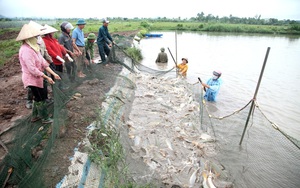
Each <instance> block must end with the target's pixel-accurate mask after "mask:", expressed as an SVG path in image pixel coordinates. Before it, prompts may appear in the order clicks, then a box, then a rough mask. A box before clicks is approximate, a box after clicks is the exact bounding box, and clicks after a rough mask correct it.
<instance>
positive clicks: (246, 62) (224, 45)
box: [136, 32, 300, 187]
mask: <svg viewBox="0 0 300 188" xmlns="http://www.w3.org/2000/svg"><path fill="white" fill-rule="evenodd" d="M153 33H162V34H163V37H161V38H145V39H143V40H141V41H140V43H139V44H136V45H138V46H139V47H140V48H141V50H142V54H143V56H144V59H143V61H142V64H144V65H146V66H149V67H151V68H153V69H159V70H162V69H164V70H167V69H170V68H172V67H173V66H174V62H173V59H172V57H171V55H170V53H169V52H168V47H169V48H170V50H171V52H172V54H173V56H174V58H175V59H177V60H178V62H179V63H180V62H181V58H182V57H187V58H188V59H189V63H188V65H189V70H188V74H187V81H188V82H189V83H191V84H193V83H196V82H197V77H201V79H202V80H203V81H204V80H207V79H209V78H210V77H211V75H212V71H214V70H220V71H222V73H223V74H222V77H221V78H222V80H223V84H222V86H221V90H220V93H219V96H218V98H217V100H218V101H217V102H216V103H213V104H210V107H211V109H213V113H216V114H218V115H221V116H222V115H227V114H229V113H232V112H233V111H235V110H237V109H240V108H241V107H243V106H245V104H247V103H248V102H249V101H250V100H251V99H252V98H253V95H254V91H255V88H256V85H257V81H258V78H259V75H260V71H261V68H262V64H263V61H264V58H265V54H266V51H267V48H268V47H270V48H271V50H270V53H269V57H268V60H267V64H266V68H265V72H264V75H263V79H262V82H261V85H260V88H259V92H258V95H257V101H258V103H259V105H260V107H261V109H262V110H263V112H264V113H265V115H266V116H267V117H268V118H269V119H270V120H271V121H273V122H274V123H276V124H277V125H278V127H279V128H280V129H281V130H283V131H284V132H285V133H287V134H288V135H290V136H292V137H294V138H296V139H298V140H300V116H299V112H300V98H299V93H300V87H299V86H298V85H297V83H299V82H300V72H299V70H300V38H299V37H288V36H273V35H249V34H227V33H202V32H201V33H199V32H177V34H176V35H175V33H174V32H153ZM175 36H177V37H175ZM175 38H176V39H177V54H176V45H175ZM161 47H164V48H165V49H166V52H167V54H168V57H169V62H168V64H166V65H165V66H161V65H157V64H156V63H155V59H156V57H157V54H158V53H159V52H160V48H161ZM171 74H172V73H171ZM173 74H174V76H175V72H173ZM245 114H246V115H247V112H246V113H245ZM245 117H246V116H245V115H244V116H243V117H242V118H241V117H238V118H236V119H233V120H231V122H230V121H227V123H224V122H221V121H220V122H219V124H220V125H218V126H217V127H216V130H215V131H216V135H217V136H218V138H217V139H218V140H219V141H221V142H223V143H227V144H225V146H223V147H222V148H221V149H220V153H221V155H222V154H224V155H223V156H221V157H219V158H218V159H219V160H222V162H223V164H224V165H227V166H230V167H229V170H230V173H231V174H232V176H234V178H233V179H234V180H235V181H236V183H237V185H238V187H249V186H250V187H251V186H252V187H253V186H254V187H270V186H271V187H282V186H283V185H287V187H297V186H300V180H295V178H297V177H299V176H300V174H299V173H300V168H299V162H300V155H299V149H297V148H296V147H293V146H287V143H286V142H285V141H284V142H285V143H284V144H282V145H281V143H282V142H281V143H280V144H277V143H271V142H270V140H272V137H273V139H274V136H272V135H271V136H270V135H269V134H268V131H270V130H272V129H267V130H265V129H264V128H261V129H260V128H259V129H253V132H252V134H251V136H249V135H248V136H246V138H244V139H245V140H246V141H245V140H244V142H246V143H245V144H244V145H243V146H244V148H242V149H241V148H239V147H238V143H239V139H240V138H241V130H243V127H244V125H245V121H246V118H245ZM232 124H235V126H232ZM258 124H259V123H258ZM263 124H264V125H268V122H267V123H266V122H264V123H263ZM236 125H238V126H240V127H239V128H238V131H236V130H237V127H236ZM221 126H223V127H221ZM273 130H274V129H273ZM273 130H272V131H273ZM256 131H257V134H256ZM261 132H264V133H263V134H265V136H264V137H260V136H258V135H260V134H261ZM273 132H274V131H273ZM229 135H230V137H231V138H230V140H231V142H232V143H229V142H228V140H227V139H226V136H229ZM250 137H251V138H250ZM250 143H251V144H250ZM250 145H251V147H249V148H248V149H247V146H250ZM255 146H257V147H259V149H258V150H254V149H251V148H254V147H255ZM274 147H275V148H276V147H277V150H276V153H273V150H274V149H270V148H274ZM281 148H282V149H281ZM264 151H265V152H266V155H267V156H270V160H269V161H272V162H266V161H268V160H261V161H259V160H258V159H262V158H265V155H262V152H264ZM287 151H288V152H289V153H292V154H291V156H288V157H287ZM293 151H294V152H293ZM251 155H254V156H255V157H254V159H253V160H251V159H249V158H250V157H249V156H251ZM257 155H261V156H257ZM234 156H235V157H236V156H240V158H242V157H246V158H248V161H247V162H248V164H247V165H244V164H240V163H241V160H239V158H235V157H234ZM282 158H284V159H286V162H282V160H281V159H282ZM283 161H284V160H283ZM291 161H292V162H291ZM243 162H244V161H243ZM277 162H278V163H280V165H279V166H281V167H282V168H280V169H282V170H281V171H280V170H279V171H278V169H276V168H274V167H275V166H277V167H278V164H274V163H277ZM252 163H253V164H254V163H255V165H251V164H252ZM264 165H266V166H264ZM260 166H264V167H261V168H260ZM248 167H249V168H250V170H248V172H247V173H248V174H247V176H242V175H240V174H242V173H243V172H245V171H247V168H248ZM252 167H255V168H252ZM241 168H243V169H242V170H241ZM266 169H267V170H266ZM274 171H277V172H276V173H275V174H274ZM241 172H242V173H241ZM282 174H284V176H282ZM287 176H288V177H287ZM245 177H246V179H247V180H245ZM259 177H265V178H266V179H268V181H267V182H266V181H265V180H264V178H259ZM279 177H282V178H283V179H284V181H283V180H282V179H280V178H279ZM241 179H244V180H241ZM297 179H298V178H297ZM241 181H242V182H241Z"/></svg>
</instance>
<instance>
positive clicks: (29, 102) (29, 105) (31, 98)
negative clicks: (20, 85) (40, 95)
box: [26, 87, 33, 109]
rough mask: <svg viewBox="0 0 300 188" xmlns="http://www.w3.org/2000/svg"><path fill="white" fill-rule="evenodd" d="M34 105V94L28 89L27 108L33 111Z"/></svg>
mask: <svg viewBox="0 0 300 188" xmlns="http://www.w3.org/2000/svg"><path fill="white" fill-rule="evenodd" d="M32 103H33V94H32V91H31V89H30V88H29V87H27V101H26V108H28V109H32Z"/></svg>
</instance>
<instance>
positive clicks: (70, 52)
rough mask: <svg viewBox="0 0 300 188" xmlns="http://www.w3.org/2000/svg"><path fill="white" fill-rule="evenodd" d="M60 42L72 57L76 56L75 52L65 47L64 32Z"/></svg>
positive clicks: (59, 39)
mask: <svg viewBox="0 0 300 188" xmlns="http://www.w3.org/2000/svg"><path fill="white" fill-rule="evenodd" d="M58 43H59V44H61V45H62V46H63V48H64V49H65V50H66V52H67V53H68V54H70V55H71V56H72V57H73V56H74V54H73V52H72V51H71V50H69V49H67V48H66V47H65V41H64V36H63V34H61V35H60V37H59V38H58Z"/></svg>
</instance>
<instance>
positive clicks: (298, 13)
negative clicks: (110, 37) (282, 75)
mask: <svg viewBox="0 0 300 188" xmlns="http://www.w3.org/2000/svg"><path fill="white" fill-rule="evenodd" d="M201 12H203V13H204V14H205V15H208V14H212V15H214V16H219V17H223V16H229V15H232V16H237V17H256V16H258V15H261V18H276V19H279V20H284V19H290V20H300V0H181V1H168V0H165V1H163V0H149V1H145V0H106V1H101V0H100V1H95V0H82V1H80V0H76V1H75V0H73V1H70V0H49V1H42V0H0V15H3V16H6V17H38V18H39V17H42V18H99V19H101V18H105V17H127V18H134V17H138V18H157V17H167V18H178V17H180V18H182V19H183V18H190V17H196V16H197V14H198V13H201Z"/></svg>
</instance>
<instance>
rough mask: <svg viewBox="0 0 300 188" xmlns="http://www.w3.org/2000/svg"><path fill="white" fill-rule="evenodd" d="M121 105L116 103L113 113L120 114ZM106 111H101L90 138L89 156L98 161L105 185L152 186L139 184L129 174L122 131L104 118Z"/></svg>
mask: <svg viewBox="0 0 300 188" xmlns="http://www.w3.org/2000/svg"><path fill="white" fill-rule="evenodd" d="M121 106H122V104H121V105H117V104H116V105H114V107H113V108H112V112H111V113H112V114H118V111H119V110H120V108H121ZM103 114H104V113H103V112H101V110H100V112H99V115H98V116H97V117H98V120H97V125H98V126H99V129H95V130H94V131H93V132H92V134H91V135H90V137H89V139H90V141H91V143H92V150H91V151H90V152H89V157H90V159H91V161H92V162H94V163H96V164H97V165H98V166H99V167H100V170H101V175H104V176H105V178H104V182H102V185H103V187H120V188H137V187H139V188H151V187H153V186H152V185H151V184H146V185H137V184H136V183H134V182H133V181H132V180H131V178H130V177H129V176H128V168H127V164H126V163H125V154H124V149H123V146H122V144H121V142H120V139H119V137H120V133H119V132H118V130H116V129H115V128H114V126H113V125H110V124H111V123H109V120H107V122H106V121H105V120H104V118H105V116H104V115H103Z"/></svg>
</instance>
